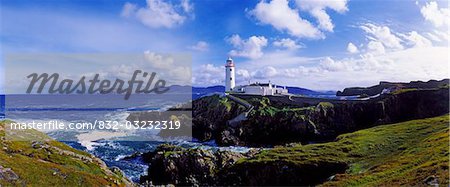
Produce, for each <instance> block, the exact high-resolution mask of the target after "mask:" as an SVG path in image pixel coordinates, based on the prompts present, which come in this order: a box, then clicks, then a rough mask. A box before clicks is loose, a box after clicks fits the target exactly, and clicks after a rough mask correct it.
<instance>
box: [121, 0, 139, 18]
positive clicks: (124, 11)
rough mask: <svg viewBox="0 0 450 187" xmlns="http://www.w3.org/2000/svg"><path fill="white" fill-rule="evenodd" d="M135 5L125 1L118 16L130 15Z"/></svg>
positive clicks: (133, 11)
mask: <svg viewBox="0 0 450 187" xmlns="http://www.w3.org/2000/svg"><path fill="white" fill-rule="evenodd" d="M136 9H137V6H136V5H135V4H132V3H129V2H126V3H125V5H123V9H122V13H121V14H120V16H122V17H130V16H132V15H133V14H134V13H135V12H136Z"/></svg>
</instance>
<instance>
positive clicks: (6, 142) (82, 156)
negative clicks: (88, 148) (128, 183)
mask: <svg viewBox="0 0 450 187" xmlns="http://www.w3.org/2000/svg"><path fill="white" fill-rule="evenodd" d="M10 122H11V121H0V138H1V139H0V165H1V166H3V167H4V168H11V169H12V171H13V172H14V173H16V174H17V175H18V176H19V179H18V180H16V181H5V180H0V186H125V184H124V183H123V181H122V176H119V175H118V174H115V173H112V172H111V171H110V170H109V169H107V168H104V167H102V166H101V165H100V163H99V160H98V159H97V158H94V157H93V156H91V155H90V154H89V153H86V152H83V151H79V150H76V149H73V148H72V147H70V146H67V145H66V144H63V143H61V142H57V141H54V140H51V139H50V138H49V137H48V136H46V135H45V134H44V133H41V132H38V131H35V130H27V131H21V132H20V133H19V134H20V136H22V137H30V136H35V138H36V139H35V140H40V141H39V143H40V145H42V146H35V147H33V146H32V141H24V140H20V141H17V140H19V139H15V138H14V139H11V137H9V134H8V135H7V134H6V133H5V130H4V129H5V125H8V124H9V123H10ZM8 132H9V130H8ZM34 142H37V141H34Z"/></svg>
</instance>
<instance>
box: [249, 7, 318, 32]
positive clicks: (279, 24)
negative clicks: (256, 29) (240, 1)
mask: <svg viewBox="0 0 450 187" xmlns="http://www.w3.org/2000/svg"><path fill="white" fill-rule="evenodd" d="M249 14H250V15H251V16H253V17H254V18H256V19H257V20H258V21H259V22H260V23H262V24H267V25H272V26H273V27H274V28H275V29H277V30H279V31H286V32H287V33H288V34H290V35H292V36H295V37H298V38H314V39H320V38H324V35H323V33H322V32H321V31H320V30H319V29H317V28H316V27H314V26H313V25H312V24H311V23H310V22H309V21H308V20H305V19H302V18H301V17H300V16H299V13H298V11H297V10H295V9H292V8H291V7H289V2H288V1H287V0H272V1H271V2H269V3H267V2H265V1H260V2H259V3H258V4H257V5H256V7H255V8H254V9H253V10H250V11H249Z"/></svg>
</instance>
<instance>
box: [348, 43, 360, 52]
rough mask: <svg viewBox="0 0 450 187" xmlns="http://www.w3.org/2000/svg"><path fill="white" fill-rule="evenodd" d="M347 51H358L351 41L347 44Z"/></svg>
mask: <svg viewBox="0 0 450 187" xmlns="http://www.w3.org/2000/svg"><path fill="white" fill-rule="evenodd" d="M347 51H348V52H349V53H357V52H359V50H358V47H356V45H355V44H353V43H352V42H350V43H348V45H347Z"/></svg>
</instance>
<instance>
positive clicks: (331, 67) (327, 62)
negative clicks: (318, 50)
mask: <svg viewBox="0 0 450 187" xmlns="http://www.w3.org/2000/svg"><path fill="white" fill-rule="evenodd" d="M320 67H321V68H322V69H323V70H327V71H347V70H351V66H350V65H348V64H347V63H345V62H339V61H335V60H333V59H332V58H330V57H326V58H325V59H323V60H322V62H321V63H320Z"/></svg>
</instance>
